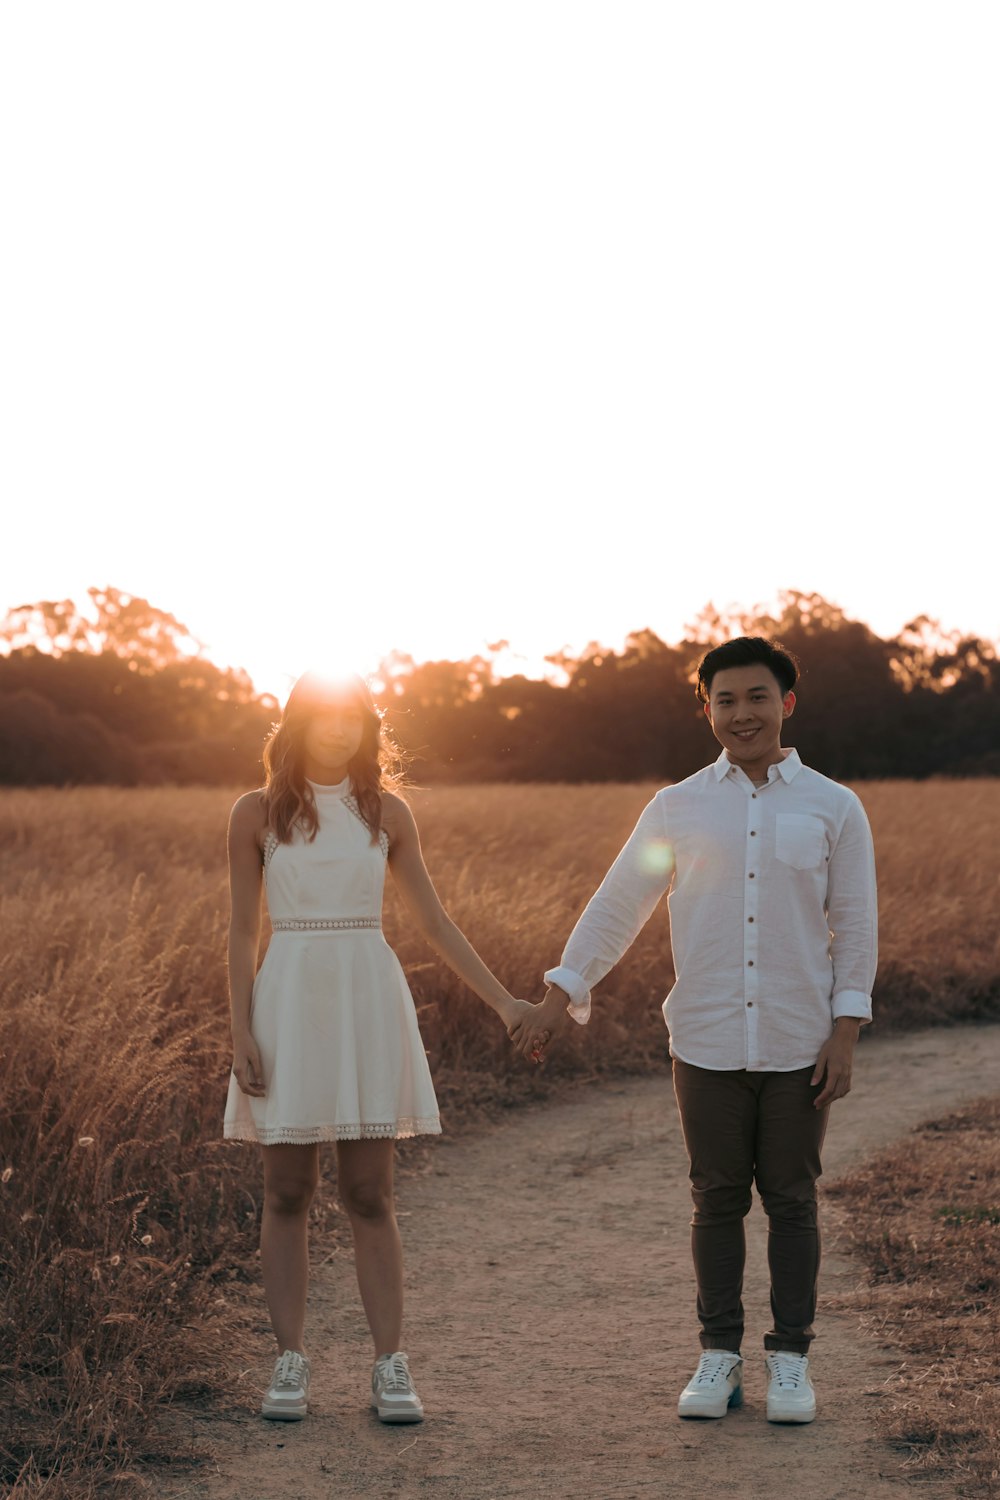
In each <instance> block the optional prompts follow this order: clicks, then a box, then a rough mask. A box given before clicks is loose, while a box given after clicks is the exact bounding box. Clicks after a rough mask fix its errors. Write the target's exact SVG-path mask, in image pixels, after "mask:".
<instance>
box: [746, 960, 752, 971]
mask: <svg viewBox="0 0 1000 1500" xmlns="http://www.w3.org/2000/svg"><path fill="white" fill-rule="evenodd" d="M747 968H748V969H752V968H753V959H752V958H748V959H747Z"/></svg>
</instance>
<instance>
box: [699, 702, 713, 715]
mask: <svg viewBox="0 0 1000 1500" xmlns="http://www.w3.org/2000/svg"><path fill="white" fill-rule="evenodd" d="M701 706H702V708H703V709H704V710H705V718H706V719H711V717H712V705H711V703H703V704H702V705H701Z"/></svg>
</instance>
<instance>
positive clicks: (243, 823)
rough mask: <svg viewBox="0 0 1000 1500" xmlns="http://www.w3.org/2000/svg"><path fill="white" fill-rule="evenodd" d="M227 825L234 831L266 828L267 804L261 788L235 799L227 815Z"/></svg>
mask: <svg viewBox="0 0 1000 1500" xmlns="http://www.w3.org/2000/svg"><path fill="white" fill-rule="evenodd" d="M229 823H230V827H232V828H236V829H253V830H258V829H264V828H266V827H267V804H266V802H265V800H264V788H263V787H258V788H257V790H256V791H255V792H244V793H243V795H242V797H237V799H236V801H235V802H234V803H233V808H232V812H231V813H230V814H229Z"/></svg>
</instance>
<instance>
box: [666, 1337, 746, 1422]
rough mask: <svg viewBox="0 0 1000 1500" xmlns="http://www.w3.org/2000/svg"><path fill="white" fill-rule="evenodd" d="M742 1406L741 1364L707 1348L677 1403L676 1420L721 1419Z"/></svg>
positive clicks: (725, 1352)
mask: <svg viewBox="0 0 1000 1500" xmlns="http://www.w3.org/2000/svg"><path fill="white" fill-rule="evenodd" d="M742 1405H743V1361H742V1359H741V1358H740V1356H739V1355H738V1354H730V1353H729V1352H728V1350H726V1349H706V1350H705V1351H704V1353H703V1354H702V1356H701V1359H699V1361H698V1368H697V1370H695V1372H694V1374H693V1375H692V1376H691V1379H690V1380H689V1381H688V1383H687V1385H686V1386H685V1387H684V1389H683V1390H682V1391H681V1394H680V1400H679V1401H678V1402H677V1415H678V1416H679V1417H724V1416H725V1415H726V1412H727V1411H728V1410H729V1408H730V1407H731V1406H742Z"/></svg>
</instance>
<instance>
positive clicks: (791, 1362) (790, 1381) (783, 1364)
mask: <svg viewBox="0 0 1000 1500" xmlns="http://www.w3.org/2000/svg"><path fill="white" fill-rule="evenodd" d="M770 1364H771V1378H772V1380H774V1381H776V1382H777V1384H778V1385H779V1386H781V1387H782V1389H784V1388H785V1387H790V1388H791V1389H792V1390H794V1389H795V1388H796V1387H797V1386H800V1385H801V1384H802V1382H803V1380H804V1378H805V1373H806V1365H805V1356H804V1355H802V1354H789V1353H783V1352H781V1351H779V1352H778V1353H777V1354H772V1355H771V1360H770Z"/></svg>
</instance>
